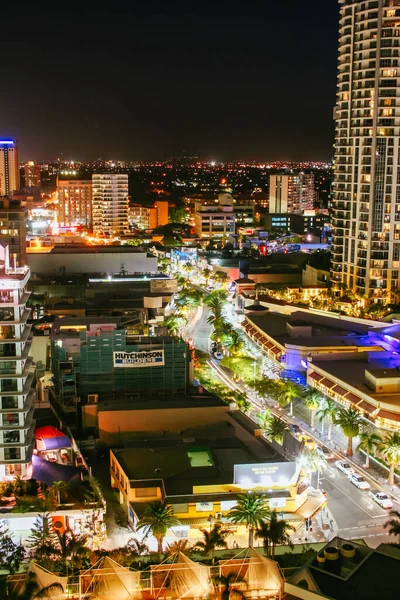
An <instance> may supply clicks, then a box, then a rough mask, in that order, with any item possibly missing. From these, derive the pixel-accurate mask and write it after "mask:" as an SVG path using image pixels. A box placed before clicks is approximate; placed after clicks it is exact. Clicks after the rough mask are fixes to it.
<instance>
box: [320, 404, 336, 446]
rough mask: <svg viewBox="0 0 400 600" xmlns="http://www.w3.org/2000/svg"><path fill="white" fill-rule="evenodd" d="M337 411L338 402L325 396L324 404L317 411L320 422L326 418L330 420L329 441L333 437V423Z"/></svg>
mask: <svg viewBox="0 0 400 600" xmlns="http://www.w3.org/2000/svg"><path fill="white" fill-rule="evenodd" d="M337 411H338V407H337V404H336V403H335V402H334V401H333V400H331V398H325V401H324V404H323V405H322V407H321V408H320V409H319V410H318V411H317V413H316V414H317V417H318V418H319V421H320V422H322V421H323V420H324V419H327V420H328V441H329V442H330V441H331V439H332V423H333V421H334V419H335V416H336V413H337Z"/></svg>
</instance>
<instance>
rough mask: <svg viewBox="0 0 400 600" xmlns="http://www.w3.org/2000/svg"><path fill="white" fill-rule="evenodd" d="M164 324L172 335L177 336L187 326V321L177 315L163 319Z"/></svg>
mask: <svg viewBox="0 0 400 600" xmlns="http://www.w3.org/2000/svg"><path fill="white" fill-rule="evenodd" d="M164 323H165V325H166V327H167V328H168V330H169V332H170V333H171V334H172V335H175V336H178V335H180V333H181V331H182V329H183V327H184V326H185V325H186V324H187V319H185V318H184V317H180V316H178V315H170V316H169V317H167V318H166V319H165V321H164Z"/></svg>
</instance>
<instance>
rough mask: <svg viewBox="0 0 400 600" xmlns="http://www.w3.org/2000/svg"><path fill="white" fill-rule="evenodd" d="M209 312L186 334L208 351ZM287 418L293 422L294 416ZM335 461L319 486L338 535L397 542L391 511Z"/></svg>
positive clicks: (219, 373)
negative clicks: (391, 529) (387, 527)
mask: <svg viewBox="0 0 400 600" xmlns="http://www.w3.org/2000/svg"><path fill="white" fill-rule="evenodd" d="M225 313H226V315H227V316H229V320H230V321H231V322H232V324H234V325H235V327H237V320H236V322H235V317H236V319H237V315H235V313H234V311H233V307H232V305H228V304H227V306H226V309H225ZM209 314H210V311H209V309H208V308H207V307H199V308H198V309H197V310H196V313H195V315H194V317H193V318H192V320H191V322H190V323H189V325H188V336H189V337H191V338H192V339H193V343H194V346H195V347H196V348H197V349H199V350H201V351H202V352H206V353H208V354H209V348H210V341H209V338H210V334H211V332H212V327H211V326H210V325H209V324H208V323H207V317H208V315H209ZM246 346H247V347H248V349H249V350H250V351H251V354H252V355H253V356H254V358H255V359H256V360H257V359H258V360H260V361H261V360H262V364H263V370H264V371H267V374H268V376H269V377H277V376H279V373H280V372H281V368H280V367H279V366H278V365H276V363H274V361H272V360H271V359H268V358H267V357H265V356H262V355H261V352H260V350H259V349H258V348H257V347H256V346H255V344H254V343H253V342H252V341H251V340H249V339H248V338H247V339H246ZM208 364H209V366H211V367H212V368H213V370H214V374H215V376H216V377H217V378H219V379H220V380H221V382H223V383H224V384H225V385H227V386H228V387H230V388H231V389H237V390H238V391H245V390H244V388H242V387H241V386H238V385H237V384H236V383H235V382H233V381H232V380H231V378H230V376H229V374H228V372H227V371H226V370H225V369H223V368H222V367H221V366H220V365H219V364H218V362H217V361H215V360H213V359H210V361H209V362H208ZM247 396H248V399H249V400H250V402H251V403H252V406H253V411H251V414H250V417H251V418H253V420H255V413H256V412H259V411H260V409H261V408H262V405H261V403H260V400H259V399H258V398H257V397H256V396H255V395H254V394H253V393H248V394H247ZM296 412H297V411H296ZM279 416H280V417H282V418H284V419H285V420H286V419H287V415H285V414H284V413H282V412H280V413H279ZM290 420H291V421H294V422H295V421H296V417H294V418H292V419H290ZM307 433H308V432H307ZM311 435H313V434H311ZM313 437H314V436H313ZM315 439H316V440H317V441H318V442H319V439H318V437H315ZM339 458H342V456H341V455H340V454H339V453H336V459H335V460H337V459H339ZM335 460H331V461H329V463H328V466H327V469H326V470H325V472H324V473H323V474H322V475H321V477H320V487H321V489H323V490H324V491H325V492H326V497H327V505H328V507H329V510H330V512H331V514H332V517H333V519H334V520H335V522H336V525H337V533H338V535H340V536H343V537H345V538H347V539H360V538H366V539H367V540H368V544H369V545H370V546H371V547H377V546H378V545H379V544H381V543H388V542H394V541H396V539H395V538H394V537H393V536H389V535H388V533H387V530H385V528H384V525H385V523H386V522H387V521H388V519H389V518H390V517H389V512H390V511H388V510H385V509H383V508H381V507H380V506H379V505H378V504H376V502H374V501H373V500H372V499H371V498H370V497H369V495H368V491H362V490H359V489H358V488H357V487H355V486H354V485H353V484H352V483H350V482H349V481H348V479H347V476H346V475H344V474H343V473H341V472H340V471H339V470H338V469H337V468H336V467H335V464H334V463H335ZM374 487H375V485H374V483H371V489H373V488H374ZM393 510H400V504H399V503H397V502H394V503H393ZM310 537H311V536H310Z"/></svg>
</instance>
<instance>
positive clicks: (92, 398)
mask: <svg viewBox="0 0 400 600" xmlns="http://www.w3.org/2000/svg"><path fill="white" fill-rule="evenodd" d="M87 400H88V404H98V403H99V395H98V394H88V397H87Z"/></svg>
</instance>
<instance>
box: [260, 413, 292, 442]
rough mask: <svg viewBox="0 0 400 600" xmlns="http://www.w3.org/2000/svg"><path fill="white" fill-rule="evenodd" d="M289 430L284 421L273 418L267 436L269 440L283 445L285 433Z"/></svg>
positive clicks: (267, 429) (266, 431) (266, 432)
mask: <svg viewBox="0 0 400 600" xmlns="http://www.w3.org/2000/svg"><path fill="white" fill-rule="evenodd" d="M287 430H288V426H287V425H286V423H285V421H282V419H280V418H279V417H272V419H271V420H270V422H269V424H268V427H267V428H266V429H265V435H266V436H267V438H269V439H270V440H272V441H273V442H277V443H278V444H281V445H282V444H283V436H284V434H285V431H287Z"/></svg>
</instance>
